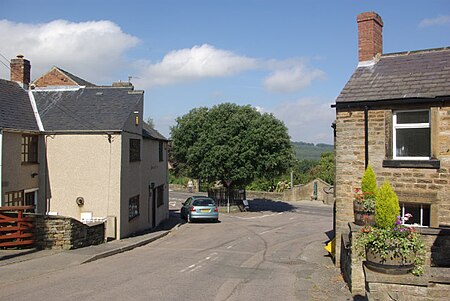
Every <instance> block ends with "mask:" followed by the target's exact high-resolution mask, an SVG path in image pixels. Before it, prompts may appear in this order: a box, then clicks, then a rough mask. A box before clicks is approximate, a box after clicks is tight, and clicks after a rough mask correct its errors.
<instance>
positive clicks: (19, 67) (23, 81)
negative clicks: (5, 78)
mask: <svg viewBox="0 0 450 301" xmlns="http://www.w3.org/2000/svg"><path fill="white" fill-rule="evenodd" d="M10 68H11V81H14V82H17V83H18V84H19V85H20V86H22V87H23V88H25V89H28V84H29V83H30V79H31V64H30V61H29V60H27V59H24V58H23V55H22V54H19V55H17V57H16V58H15V59H12V60H11V63H10Z"/></svg>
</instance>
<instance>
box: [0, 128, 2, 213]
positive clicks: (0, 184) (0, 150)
mask: <svg viewBox="0 0 450 301" xmlns="http://www.w3.org/2000/svg"><path fill="white" fill-rule="evenodd" d="M2 159H3V130H0V206H2V204H3V190H2V181H3V179H2V173H3V161H2Z"/></svg>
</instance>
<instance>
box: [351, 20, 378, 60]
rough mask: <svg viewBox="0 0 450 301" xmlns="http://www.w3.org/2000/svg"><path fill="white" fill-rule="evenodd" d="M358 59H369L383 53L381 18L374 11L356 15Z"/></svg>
mask: <svg viewBox="0 0 450 301" xmlns="http://www.w3.org/2000/svg"><path fill="white" fill-rule="evenodd" d="M356 20H357V22H358V61H359V62H365V61H371V60H373V59H374V58H375V56H376V55H377V54H382V53H383V33H382V30H383V20H381V17H380V16H379V15H378V14H377V13H375V12H365V13H361V14H359V15H358V17H357V18H356Z"/></svg>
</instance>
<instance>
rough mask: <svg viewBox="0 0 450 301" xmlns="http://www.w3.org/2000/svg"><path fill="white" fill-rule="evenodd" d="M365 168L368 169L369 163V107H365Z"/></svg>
mask: <svg viewBox="0 0 450 301" xmlns="http://www.w3.org/2000/svg"><path fill="white" fill-rule="evenodd" d="M364 151H365V153H364V155H365V157H364V159H365V162H364V166H365V168H364V169H367V165H368V164H369V107H368V106H365V107H364Z"/></svg>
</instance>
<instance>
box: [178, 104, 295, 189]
mask: <svg viewBox="0 0 450 301" xmlns="http://www.w3.org/2000/svg"><path fill="white" fill-rule="evenodd" d="M176 122H177V124H176V125H175V126H173V127H172V128H171V137H172V148H171V151H172V156H173V159H174V161H176V166H177V169H178V171H179V172H181V173H182V174H184V175H187V176H189V177H193V178H200V179H203V180H207V181H209V182H212V181H215V180H222V181H224V180H232V181H233V184H237V185H246V184H248V183H250V182H251V181H252V180H253V179H255V178H274V177H277V176H280V175H282V174H283V173H285V172H286V171H287V170H288V169H289V167H290V165H291V162H292V160H293V150H292V146H291V142H290V138H289V135H288V133H287V128H286V126H285V125H284V124H283V122H281V121H280V120H278V119H276V118H275V117H274V116H273V115H271V114H267V113H264V114H261V113H259V112H258V111H257V110H256V109H255V108H253V107H251V106H249V105H247V106H239V105H236V104H231V103H224V104H220V105H216V106H214V107H212V108H211V109H208V108H205V107H202V108H195V109H192V110H191V111H190V112H189V113H188V114H186V115H184V116H182V117H178V118H177V120H176Z"/></svg>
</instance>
